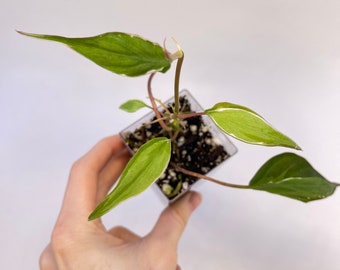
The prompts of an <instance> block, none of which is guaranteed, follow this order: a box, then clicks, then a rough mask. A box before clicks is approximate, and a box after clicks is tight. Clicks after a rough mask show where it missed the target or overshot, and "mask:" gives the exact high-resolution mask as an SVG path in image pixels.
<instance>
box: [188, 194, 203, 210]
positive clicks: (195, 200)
mask: <svg viewBox="0 0 340 270" xmlns="http://www.w3.org/2000/svg"><path fill="white" fill-rule="evenodd" d="M201 202H202V195H201V194H200V193H198V192H191V194H190V198H189V203H190V204H191V207H192V211H194V210H195V209H196V208H197V207H198V206H199V205H200V204H201Z"/></svg>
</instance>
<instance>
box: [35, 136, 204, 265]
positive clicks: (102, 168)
mask: <svg viewBox="0 0 340 270" xmlns="http://www.w3.org/2000/svg"><path fill="white" fill-rule="evenodd" d="M129 158H130V155H129V153H128V151H127V149H126V148H125V146H124V144H123V143H122V142H121V140H120V138H119V137H118V136H117V135H115V136H112V137H108V138H106V139H103V140H102V141H100V142H99V143H98V144H97V145H96V146H95V147H94V148H93V149H92V150H90V151H89V152H88V153H87V154H86V155H85V156H83V157H82V158H81V159H79V160H78V161H77V162H75V163H74V165H73V167H72V170H71V173H70V177H69V182H68V185H67V189H66V192H65V197H64V201H63V205H62V208H61V211H60V214H59V217H58V220H57V222H56V225H55V227H54V230H53V232H52V237H51V242H50V243H49V244H48V246H47V247H46V248H45V250H44V251H43V253H42V254H41V257H40V269H42V270H61V269H67V270H70V269H76V270H79V269H81V270H87V269H91V270H93V269H98V270H106V269H115V270H121V269H124V270H130V269H131V270H132V269H133V270H136V269H139V270H144V269H148V270H149V269H155V270H168V269H169V270H175V269H180V267H179V266H178V265H177V245H178V242H179V239H180V237H181V235H182V233H183V230H184V228H185V226H186V223H187V221H188V219H189V217H190V215H191V213H192V212H193V211H194V210H195V208H196V207H197V206H198V205H199V204H200V202H201V196H200V195H199V194H198V193H196V192H189V193H188V194H186V195H185V196H183V197H182V198H180V199H179V200H177V201H176V202H175V203H173V204H171V205H169V206H168V207H167V208H166V209H165V210H164V211H163V212H162V214H161V215H160V217H159V219H158V221H157V223H156V225H155V226H154V228H153V229H152V230H151V232H150V233H149V234H148V235H146V236H145V237H140V236H138V235H136V234H135V233H133V232H131V231H129V230H128V229H126V228H124V227H121V226H118V227H114V228H112V229H110V230H107V229H106V228H105V227H104V225H103V224H102V222H101V220H100V219H96V220H94V221H88V220H87V218H88V216H89V214H90V213H91V212H92V211H93V210H94V209H95V207H96V206H97V204H98V203H99V202H100V201H101V200H102V199H103V198H104V197H105V196H106V194H107V193H108V191H109V190H110V188H111V187H112V185H113V184H114V183H115V182H116V180H117V179H118V177H119V176H120V174H121V172H122V170H123V168H124V166H125V165H126V163H127V162H128V160H129Z"/></svg>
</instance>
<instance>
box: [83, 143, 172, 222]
mask: <svg viewBox="0 0 340 270" xmlns="http://www.w3.org/2000/svg"><path fill="white" fill-rule="evenodd" d="M170 154H171V142H170V140H169V139H167V138H164V137H161V138H155V139H152V140H150V141H148V142H147V143H145V144H144V145H143V146H142V147H141V148H140V149H139V150H138V151H137V152H136V153H135V154H134V156H133V157H132V158H131V160H130V161H129V163H128V164H127V165H126V167H125V169H124V171H123V173H122V175H121V178H120V180H119V182H118V184H117V186H116V187H115V188H114V189H113V191H112V192H111V193H110V194H109V195H108V196H107V197H106V198H105V199H104V200H103V201H102V202H101V203H100V204H99V205H98V206H97V208H96V209H95V210H94V211H93V212H92V214H91V215H90V216H89V220H93V219H96V218H99V217H101V216H102V215H104V214H105V213H107V212H108V211H110V210H111V209H112V208H113V207H115V206H117V205H118V204H119V203H121V202H122V201H125V200H127V199H129V198H131V197H133V196H136V195H138V194H139V193H141V192H143V191H144V190H145V189H147V188H148V187H149V186H150V185H151V184H152V183H153V182H155V181H156V180H157V179H158V178H159V177H160V176H161V175H162V173H163V172H164V171H165V169H166V168H167V166H168V163H169V161H170Z"/></svg>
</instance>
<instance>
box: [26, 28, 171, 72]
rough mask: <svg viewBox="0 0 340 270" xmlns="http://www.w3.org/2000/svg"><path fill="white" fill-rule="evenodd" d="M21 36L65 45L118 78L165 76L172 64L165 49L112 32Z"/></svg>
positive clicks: (130, 36) (134, 37)
mask: <svg viewBox="0 0 340 270" xmlns="http://www.w3.org/2000/svg"><path fill="white" fill-rule="evenodd" d="M19 33H21V34H23V35H26V36H31V37H35V38H40V39H46V40H52V41H57V42H61V43H64V44H66V45H68V46H69V47H71V48H72V49H73V50H75V51H77V52H78V53H80V54H82V55H83V56H85V57H86V58H88V59H90V60H92V61H93V62H95V63H96V64H98V65H99V66H101V67H103V68H105V69H108V70H110V71H112V72H114V73H117V74H123V75H127V76H140V75H144V74H146V73H148V72H151V71H161V72H166V71H167V70H168V69H169V68H170V65H171V60H170V59H169V58H167V57H166V54H165V52H164V50H163V48H162V47H161V46H160V45H158V44H155V43H152V42H150V41H148V40H146V39H143V38H141V37H138V36H134V35H130V34H126V33H120V32H111V33H105V34H102V35H99V36H94V37H85V38H67V37H62V36H53V35H38V34H30V33H24V32H20V31H19Z"/></svg>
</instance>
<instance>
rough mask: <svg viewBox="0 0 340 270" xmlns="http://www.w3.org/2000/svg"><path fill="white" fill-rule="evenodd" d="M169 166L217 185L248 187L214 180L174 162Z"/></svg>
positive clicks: (247, 187)
mask: <svg viewBox="0 0 340 270" xmlns="http://www.w3.org/2000/svg"><path fill="white" fill-rule="evenodd" d="M171 166H173V167H174V169H175V170H176V171H179V172H182V173H184V174H187V175H191V176H194V177H196V178H201V179H204V180H208V181H210V182H213V183H215V184H219V185H222V186H226V187H230V188H241V189H249V188H250V187H249V186H244V185H236V184H231V183H226V182H222V181H219V180H216V179H214V178H211V177H209V176H207V175H204V174H200V173H197V172H193V171H189V170H187V169H184V168H182V167H180V166H178V165H177V164H176V163H174V162H171Z"/></svg>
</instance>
